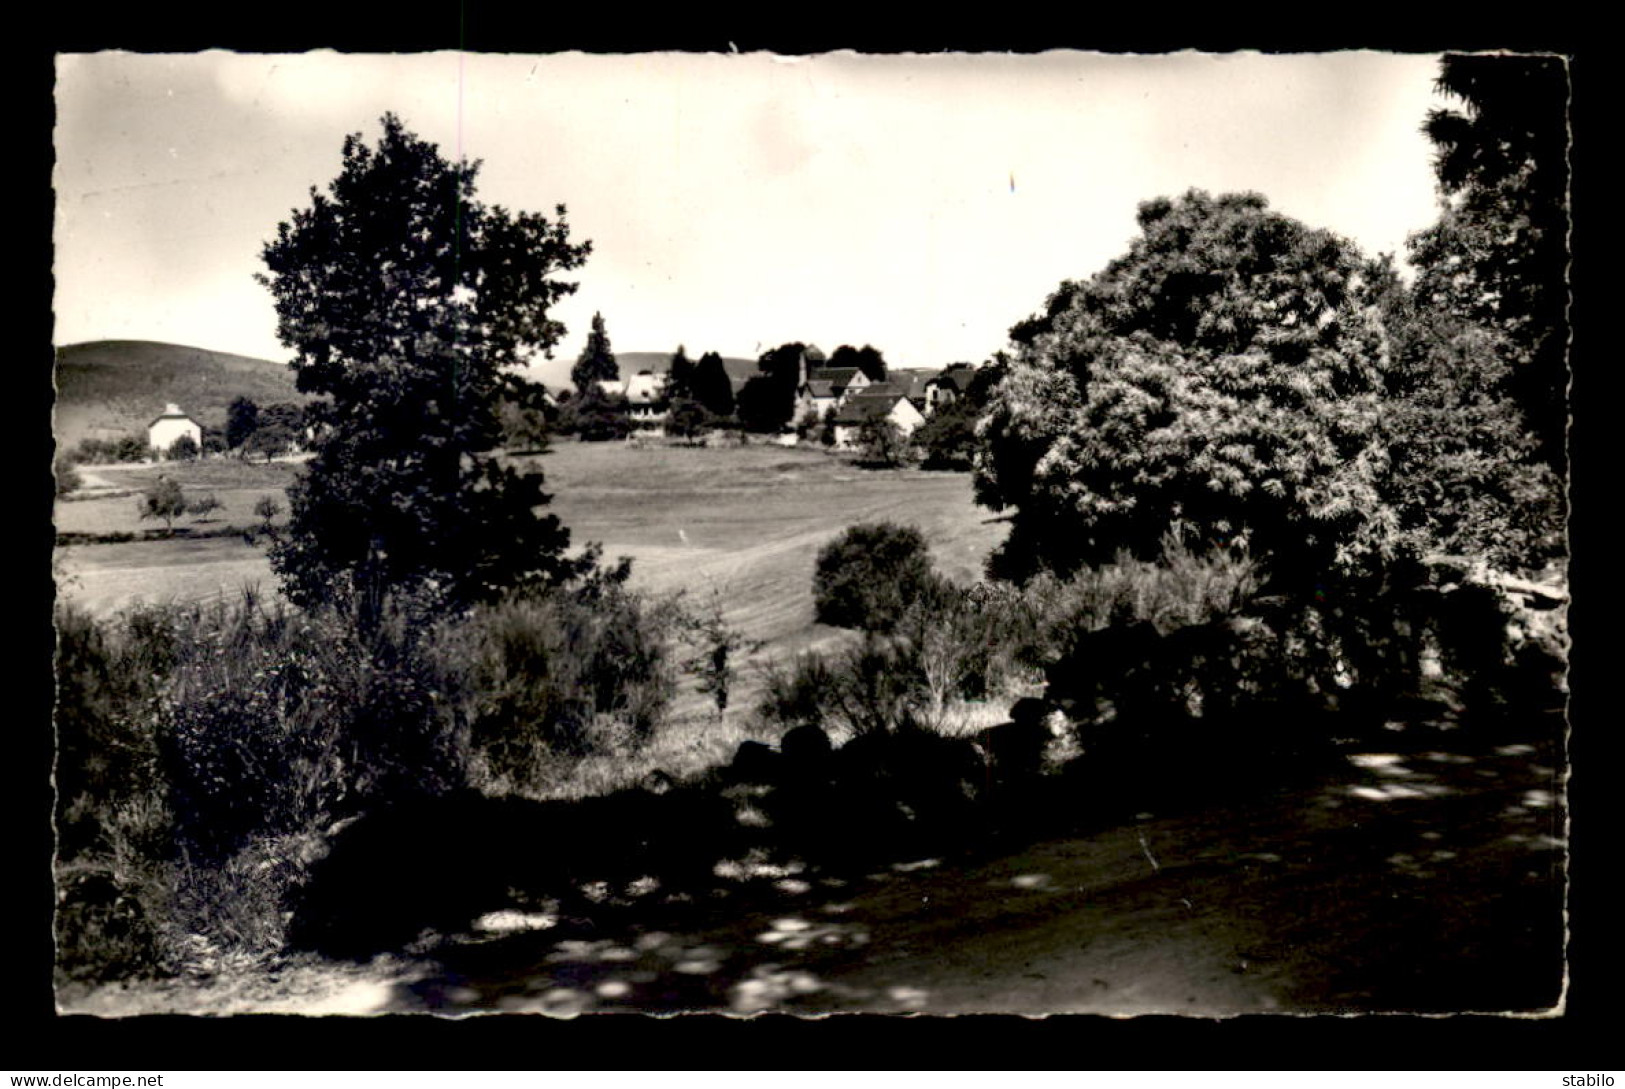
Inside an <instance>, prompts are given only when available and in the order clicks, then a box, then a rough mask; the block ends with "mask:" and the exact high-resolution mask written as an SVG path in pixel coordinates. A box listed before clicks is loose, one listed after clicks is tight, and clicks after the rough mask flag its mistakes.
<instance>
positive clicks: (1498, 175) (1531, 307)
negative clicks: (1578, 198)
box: [1410, 54, 1569, 471]
mask: <svg viewBox="0 0 1625 1089" xmlns="http://www.w3.org/2000/svg"><path fill="white" fill-rule="evenodd" d="M1436 86H1437V89H1438V90H1439V91H1440V92H1441V93H1442V94H1444V95H1447V96H1449V97H1450V98H1452V99H1454V100H1455V102H1456V103H1457V104H1459V105H1458V106H1457V107H1456V108H1448V109H1437V110H1434V111H1432V112H1431V113H1430V114H1429V115H1428V119H1427V124H1426V127H1425V131H1426V132H1427V135H1428V137H1429V138H1430V139H1431V140H1432V141H1433V144H1434V146H1435V148H1436V149H1437V153H1436V156H1435V160H1434V163H1435V172H1436V174H1437V177H1438V181H1439V190H1440V194H1441V197H1442V198H1443V207H1442V211H1441V215H1440V218H1439V221H1438V223H1436V224H1435V225H1434V226H1433V227H1430V228H1429V229H1427V230H1425V231H1422V232H1420V233H1418V234H1417V235H1415V236H1414V237H1412V239H1411V240H1410V257H1411V262H1412V264H1413V265H1414V266H1415V267H1416V270H1417V277H1416V292H1417V295H1418V297H1419V299H1420V300H1421V301H1422V302H1423V303H1424V304H1425V305H1428V306H1430V307H1433V308H1436V309H1439V310H1442V311H1444V312H1446V313H1449V314H1451V315H1453V316H1454V317H1455V318H1458V319H1463V320H1466V321H1470V322H1473V323H1476V324H1478V325H1481V326H1484V327H1486V328H1487V329H1490V330H1493V331H1494V332H1496V333H1497V334H1499V335H1500V336H1501V337H1502V338H1503V339H1504V341H1505V346H1506V350H1507V351H1508V353H1509V359H1510V361H1511V364H1512V370H1511V376H1510V377H1511V383H1512V389H1513V392H1514V394H1515V395H1516V397H1517V399H1518V400H1519V402H1520V403H1521V404H1522V405H1523V407H1524V411H1525V413H1526V415H1527V417H1528V420H1529V423H1530V425H1531V427H1532V428H1533V429H1534V432H1535V435H1536V437H1537V439H1538V440H1539V443H1540V454H1541V456H1542V457H1543V458H1544V460H1545V461H1546V462H1547V463H1548V464H1549V465H1551V466H1552V467H1553V468H1554V469H1557V470H1560V471H1561V469H1562V468H1563V463H1564V433H1565V429H1566V425H1567V419H1568V405H1567V387H1568V369H1567V342H1568V319H1567V306H1568V285H1567V266H1568V257H1569V250H1568V227H1569V218H1568V187H1569V169H1568V154H1567V145H1568V97H1569V84H1568V69H1567V65H1566V62H1565V61H1564V60H1563V59H1562V58H1560V57H1554V56H1504V55H1462V54H1456V55H1449V56H1446V57H1445V58H1444V60H1443V61H1442V63H1441V65H1440V70H1439V77H1438V80H1437V83H1436Z"/></svg>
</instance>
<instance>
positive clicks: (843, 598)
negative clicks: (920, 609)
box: [813, 522, 941, 634]
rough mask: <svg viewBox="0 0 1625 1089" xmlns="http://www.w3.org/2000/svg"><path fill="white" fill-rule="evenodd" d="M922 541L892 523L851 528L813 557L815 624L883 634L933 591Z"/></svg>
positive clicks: (916, 534)
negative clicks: (815, 561)
mask: <svg viewBox="0 0 1625 1089" xmlns="http://www.w3.org/2000/svg"><path fill="white" fill-rule="evenodd" d="M940 581H941V580H940V579H939V578H938V576H937V574H936V572H935V571H934V570H933V569H932V566H931V553H930V549H929V547H928V546H927V545H926V543H925V537H924V536H922V535H921V533H920V531H919V530H917V529H915V528H914V527H912V526H902V525H898V524H896V523H894V522H870V523H864V524H861V525H856V526H853V527H851V528H850V529H848V530H847V531H846V532H845V533H842V534H841V535H840V536H839V537H837V538H835V540H833V541H831V542H830V543H829V544H827V545H825V546H824V547H823V548H822V549H821V550H820V551H819V553H818V565H817V569H816V571H815V573H814V575H813V607H814V608H815V609H816V611H817V612H816V615H817V619H818V622H819V623H820V624H832V625H834V626H835V627H838V628H858V629H860V630H862V631H870V632H877V633H881V634H886V633H889V632H892V631H895V630H896V628H897V625H898V624H899V623H900V622H901V621H902V620H903V618H904V616H905V615H906V614H907V613H908V610H909V607H910V605H912V604H914V603H915V602H917V601H919V600H921V599H922V598H924V597H925V596H926V595H928V594H931V593H934V592H936V590H937V588H938V586H939V585H940Z"/></svg>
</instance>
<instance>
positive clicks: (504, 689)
mask: <svg viewBox="0 0 1625 1089" xmlns="http://www.w3.org/2000/svg"><path fill="white" fill-rule="evenodd" d="M625 575H626V571H625V570H624V569H623V570H621V571H620V572H611V573H608V574H600V575H598V576H595V577H593V578H589V579H587V580H584V581H583V582H581V583H579V584H577V585H576V586H574V587H572V588H570V589H568V590H564V591H559V592H557V593H554V594H550V595H546V596H541V597H535V598H527V599H518V600H513V601H508V602H504V603H502V604H499V605H493V606H489V607H485V608H482V609H479V610H477V611H475V612H473V613H471V614H470V615H469V616H468V618H467V619H466V620H464V621H462V622H460V623H456V624H451V625H448V626H446V627H445V628H444V629H443V630H442V631H441V632H440V633H439V635H438V636H437V639H436V643H435V647H434V654H435V657H436V660H437V662H438V670H439V673H440V676H441V677H442V678H443V681H444V685H445V687H444V695H445V698H446V700H447V705H448V706H449V708H450V709H451V711H452V713H453V714H454V715H455V716H456V719H457V721H458V723H459V724H460V726H461V727H462V728H465V729H467V730H468V731H469V739H470V744H471V746H472V750H473V753H474V755H475V758H476V760H477V762H478V763H479V764H480V766H481V767H482V768H483V771H481V772H478V773H477V777H478V778H484V779H485V780H486V782H487V783H488V785H496V784H501V785H503V786H505V787H506V788H508V789H520V790H526V789H532V790H533V789H535V788H537V787H538V785H540V784H542V783H544V782H545V781H546V780H547V779H549V778H550V777H552V776H553V773H554V771H555V768H554V765H555V764H556V762H557V761H558V760H559V759H560V758H561V757H563V758H574V757H580V756H584V755H587V754H589V753H593V752H603V751H607V750H610V749H613V748H614V747H616V746H617V745H621V744H631V745H635V744H637V743H639V742H640V741H641V740H643V739H644V738H647V737H648V736H649V735H650V734H651V733H652V732H653V731H654V729H655V727H656V726H657V725H658V724H659V722H660V721H661V718H662V716H663V715H664V714H665V711H666V708H667V706H668V705H669V703H670V701H671V698H672V696H673V695H674V693H675V691H676V685H677V675H678V665H679V662H678V658H679V655H678V654H677V648H676V646H675V634H676V631H677V628H678V625H679V622H680V619H681V618H680V614H679V612H678V609H677V607H676V603H675V602H673V601H669V600H651V599H647V598H645V597H643V596H641V595H639V594H637V593H634V592H633V591H631V590H629V589H627V588H626V586H625V584H624V581H625Z"/></svg>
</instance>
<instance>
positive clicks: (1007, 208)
mask: <svg viewBox="0 0 1625 1089" xmlns="http://www.w3.org/2000/svg"><path fill="white" fill-rule="evenodd" d="M1436 70H1437V58H1436V57H1433V56H1424V55H1414V54H1413V55H1393V54H1379V53H1339V54H1325V55H1308V56H1262V55H1248V54H1231V55H1224V56H1204V55H1197V54H1176V55H1168V56H1146V57H1132V56H1102V55H1095V54H1088V53H1076V52H1069V53H1048V54H1040V55H1025V56H1006V55H974V56H971V55H963V56H956V55H939V56H928V57H927V56H913V57H907V56H860V55H854V54H850V53H845V54H830V55H825V56H819V57H813V58H776V57H772V56H769V55H766V54H743V55H738V54H734V55H729V54H723V55H703V54H645V55H629V56H597V55H581V54H565V55H547V56H498V55H490V54H464V53H449V52H448V53H433V54H416V55H403V56H363V55H355V54H337V53H330V52H329V53H308V54H300V55H282V56H276V55H271V56H266V55H235V54H230V53H222V52H211V53H203V54H189V55H135V54H128V53H99V54H90V55H74V56H63V57H60V58H59V59H58V64H57V90H56V102H57V110H58V121H57V130H56V138H55V144H56V153H57V166H56V173H55V185H56V198H57V207H56V223H55V232H54V233H55V243H56V267H55V274H56V277H57V294H56V300H55V312H56V336H55V340H56V343H58V344H71V343H76V342H80V341H85V340H95V339H103V338H119V339H143V340H166V341H174V342H177V343H182V344H190V345H195V346H198V347H204V348H213V349H217V350H221V351H230V352H238V353H242V354H246V355H257V356H264V357H266V358H271V359H286V358H288V356H289V353H288V352H287V351H286V350H285V349H283V348H282V347H281V346H280V345H279V344H278V343H277V341H276V337H275V316H274V314H273V311H272V308H271V301H270V296H269V294H268V293H267V292H266V291H265V290H264V289H263V288H261V287H259V286H258V285H257V284H256V283H254V281H253V279H252V277H253V274H254V273H255V272H256V271H259V269H260V267H261V266H260V249H261V247H262V246H263V245H264V243H265V242H266V241H267V240H269V239H270V238H271V237H272V236H273V235H274V233H275V230H276V226H277V224H278V222H280V221H282V220H284V219H287V218H288V217H289V215H290V213H291V212H292V210H293V209H294V208H296V207H301V208H302V207H304V206H306V204H307V203H308V199H309V198H308V191H309V188H310V187H311V186H312V185H317V186H319V187H322V188H325V187H326V185H327V183H328V182H329V181H331V180H332V179H333V177H334V176H335V175H336V174H337V173H338V170H339V167H340V162H341V148H342V144H343V139H344V136H345V134H346V133H349V132H361V133H363V134H364V135H365V136H366V138H367V139H368V140H369V142H371V141H374V140H376V138H377V136H378V133H379V124H378V119H379V117H380V116H381V115H382V114H383V113H384V111H386V110H393V111H394V112H396V113H397V114H399V115H400V116H401V118H402V119H403V121H404V122H405V123H406V126H407V128H408V129H409V130H411V131H412V132H414V133H416V134H417V135H419V136H421V137H423V138H425V139H428V140H431V141H433V142H435V143H437V144H439V145H440V148H441V150H442V152H443V153H445V154H446V155H447V156H448V157H455V156H457V155H460V154H461V155H466V156H468V157H470V158H474V159H481V160H483V161H484V166H483V169H482V171H481V174H480V181H479V193H480V196H481V198H482V199H484V200H485V201H487V202H488V203H500V204H504V205H507V206H508V207H510V208H515V209H524V210H531V211H542V212H545V213H548V214H551V210H552V208H553V206H554V205H555V204H560V203H562V204H565V205H566V206H567V207H568V209H569V220H570V225H571V232H572V236H573V237H574V238H576V239H577V240H580V239H590V240H591V241H592V243H593V255H592V257H591V258H590V259H589V261H588V262H587V264H586V265H585V266H584V267H583V268H581V269H580V270H578V272H577V273H576V274H574V276H573V277H572V278H575V279H577V280H578V281H579V283H580V285H581V286H580V290H579V291H578V293H577V294H576V295H575V296H573V297H572V298H571V299H569V300H568V302H567V303H566V304H565V305H564V306H562V307H561V308H560V310H559V316H560V318H561V319H562V320H563V321H564V322H565V323H566V324H567V325H568V327H569V335H568V336H567V337H566V339H565V341H564V342H563V343H562V344H561V345H560V346H559V348H558V349H557V352H556V355H557V357H558V361H557V362H555V363H554V364H553V365H551V366H548V367H546V368H544V370H543V371H542V372H540V373H541V374H542V376H543V377H544V378H551V379H554V380H556V379H557V377H558V376H560V375H561V374H562V373H563V372H565V371H567V370H568V364H569V361H571V360H573V359H574V358H575V356H576V355H577V354H578V353H579V351H580V349H581V345H582V343H583V341H584V339H585V336H586V332H587V327H588V324H589V322H590V319H591V316H592V314H593V312H594V311H601V312H602V313H603V315H604V318H605V321H606V323H607V326H608V330H609V334H610V338H611V341H612V343H613V345H614V347H615V349H616V350H618V351H661V352H670V351H672V350H673V349H675V348H676V347H677V346H678V345H679V344H682V345H685V346H686V347H687V349H688V352H689V355H690V356H691V357H697V356H698V355H699V354H700V353H701V352H704V351H712V350H714V351H719V352H721V353H722V354H724V355H733V356H747V357H750V356H755V355H758V354H760V352H761V351H763V350H765V349H767V348H769V347H772V346H774V345H777V344H780V343H783V342H786V341H792V340H801V341H806V342H809V343H814V344H818V345H820V346H822V347H823V348H824V349H825V350H826V351H830V350H833V349H834V348H835V347H836V346H838V345H840V344H843V343H850V344H854V345H861V344H865V343H869V344H873V345H875V346H876V347H878V348H880V349H881V350H882V351H883V352H884V353H885V355H886V358H887V360H888V361H889V362H891V363H892V364H893V365H896V366H941V365H943V364H946V363H949V362H952V361H954V360H960V359H965V360H972V361H979V360H981V359H984V358H986V357H987V356H988V355H990V354H991V353H992V352H993V351H995V350H997V349H998V348H1000V347H1002V346H1003V345H1004V343H1005V340H1006V331H1007V330H1008V329H1009V327H1010V326H1011V325H1012V324H1013V323H1014V322H1015V321H1017V320H1018V319H1020V318H1022V317H1025V316H1026V315H1028V314H1030V313H1032V312H1033V311H1034V310H1037V309H1038V308H1040V307H1041V306H1042V305H1043V302H1044V300H1045V298H1046V297H1047V296H1048V294H1049V293H1050V292H1051V291H1053V290H1054V288H1055V286H1056V285H1057V284H1058V283H1059V282H1060V281H1061V280H1062V279H1065V278H1075V279H1076V278H1082V277H1085V276H1088V275H1089V274H1091V273H1093V272H1094V271H1096V270H1098V269H1099V268H1100V267H1101V266H1102V265H1103V264H1105V263H1106V262H1107V261H1109V260H1110V259H1111V258H1113V257H1115V256H1117V255H1118V254H1120V253H1122V252H1123V251H1124V249H1125V248H1126V246H1127V244H1128V242H1129V240H1130V239H1131V238H1132V236H1133V235H1134V233H1135V224H1134V212H1135V206H1136V204H1137V203H1138V202H1140V201H1142V200H1146V199H1148V198H1151V197H1154V196H1158V195H1174V194H1177V193H1179V192H1182V191H1184V190H1185V189H1188V188H1191V187H1199V188H1204V189H1208V190H1210V191H1213V192H1221V191H1231V190H1241V189H1251V190H1256V191H1259V192H1262V193H1263V194H1264V195H1265V196H1267V197H1268V198H1269V199H1270V202H1271V205H1272V206H1273V207H1275V208H1277V209H1279V210H1281V211H1283V212H1286V213H1288V214H1290V215H1293V216H1296V217H1298V218H1300V219H1302V220H1304V221H1305V222H1307V223H1309V224H1310V225H1312V226H1316V227H1325V228H1329V229H1331V230H1334V231H1336V232H1338V233H1340V234H1342V235H1344V236H1346V237H1348V238H1350V239H1352V240H1353V241H1355V242H1356V243H1358V244H1359V245H1360V246H1361V247H1362V248H1363V249H1365V250H1366V251H1367V252H1368V253H1376V252H1396V253H1397V252H1400V251H1402V248H1403V244H1404V240H1405V237H1406V235H1407V234H1408V233H1410V232H1412V231H1415V230H1418V229H1420V228H1422V227H1424V226H1426V225H1427V224H1428V223H1429V222H1431V221H1432V219H1433V218H1434V217H1435V214H1436V204H1435V195H1434V191H1433V183H1432V175H1431V172H1430V157H1431V148H1430V146H1429V144H1428V143H1427V141H1426V139H1425V138H1424V137H1423V136H1422V135H1421V133H1420V126H1421V124H1422V120H1423V117H1424V115H1425V114H1426V112H1427V110H1428V108H1429V107H1430V106H1432V105H1435V104H1436V102H1435V100H1434V98H1433V95H1432V80H1433V77H1434V75H1435V73H1436Z"/></svg>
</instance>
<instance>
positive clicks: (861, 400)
mask: <svg viewBox="0 0 1625 1089" xmlns="http://www.w3.org/2000/svg"><path fill="white" fill-rule="evenodd" d="M873 419H887V420H890V421H891V422H892V423H893V424H894V425H895V426H896V427H897V430H898V431H900V432H902V434H903V435H904V436H908V435H912V434H913V433H914V430H915V429H916V428H918V427H919V426H920V425H921V424H923V423H925V414H924V413H922V412H921V411H920V410H919V409H918V408H917V407H915V405H914V402H913V401H911V400H909V398H908V397H907V396H906V395H905V394H904V393H903V392H902V391H901V390H899V389H898V388H897V387H896V386H894V385H892V384H891V383H889V382H877V383H874V384H872V385H870V386H868V387H867V388H865V389H863V390H861V391H859V392H857V393H854V394H852V395H851V396H850V397H848V398H847V399H846V403H845V404H843V405H842V406H841V407H840V408H839V409H837V410H836V412H835V446H836V449H840V450H851V449H854V448H855V447H856V446H857V445H858V440H859V435H860V432H861V431H862V430H863V425H864V424H865V423H867V422H868V421H870V420H873Z"/></svg>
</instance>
